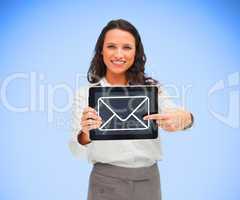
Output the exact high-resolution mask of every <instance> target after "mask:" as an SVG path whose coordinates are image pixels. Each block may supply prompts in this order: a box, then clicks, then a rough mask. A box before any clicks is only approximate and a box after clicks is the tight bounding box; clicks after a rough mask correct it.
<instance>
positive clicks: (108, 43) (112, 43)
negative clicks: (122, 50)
mask: <svg viewBox="0 0 240 200" xmlns="http://www.w3.org/2000/svg"><path fill="white" fill-rule="evenodd" d="M110 44H111V45H116V43H114V42H107V43H106V45H110ZM123 45H128V46H133V47H134V44H130V43H125V44H123Z"/></svg>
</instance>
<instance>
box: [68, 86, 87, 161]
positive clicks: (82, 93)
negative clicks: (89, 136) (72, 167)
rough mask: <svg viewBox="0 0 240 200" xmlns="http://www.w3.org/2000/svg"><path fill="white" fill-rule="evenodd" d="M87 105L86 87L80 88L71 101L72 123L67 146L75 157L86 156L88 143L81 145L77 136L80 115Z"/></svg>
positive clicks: (79, 128)
mask: <svg viewBox="0 0 240 200" xmlns="http://www.w3.org/2000/svg"><path fill="white" fill-rule="evenodd" d="M87 106H88V87H82V88H80V89H79V90H78V91H77V92H76V94H75V96H74V98H73V103H72V123H71V129H72V131H71V138H70V141H69V148H70V151H71V152H72V154H73V155H74V156H75V157H77V158H86V156H87V147H88V145H81V144H79V142H78V140H77V136H78V134H79V132H80V130H81V124H80V123H81V117H82V112H83V109H84V108H85V107H87Z"/></svg>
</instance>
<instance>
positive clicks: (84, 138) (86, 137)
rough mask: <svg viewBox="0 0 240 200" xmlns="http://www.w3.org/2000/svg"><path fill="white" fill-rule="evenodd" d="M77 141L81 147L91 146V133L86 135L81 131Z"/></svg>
mask: <svg viewBox="0 0 240 200" xmlns="http://www.w3.org/2000/svg"><path fill="white" fill-rule="evenodd" d="M77 140H78V143H79V144H81V145H85V144H89V143H90V142H91V140H90V138H89V133H86V132H84V131H82V130H81V131H79V133H78V135H77Z"/></svg>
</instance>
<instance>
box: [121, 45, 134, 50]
mask: <svg viewBox="0 0 240 200" xmlns="http://www.w3.org/2000/svg"><path fill="white" fill-rule="evenodd" d="M123 48H124V49H126V50H131V49H132V47H131V46H124V47H123Z"/></svg>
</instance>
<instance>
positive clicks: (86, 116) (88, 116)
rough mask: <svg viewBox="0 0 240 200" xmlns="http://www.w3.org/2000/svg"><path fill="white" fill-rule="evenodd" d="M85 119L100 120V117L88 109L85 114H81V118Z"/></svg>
mask: <svg viewBox="0 0 240 200" xmlns="http://www.w3.org/2000/svg"><path fill="white" fill-rule="evenodd" d="M87 119H95V120H102V118H101V117H100V116H99V115H97V114H96V113H94V112H92V111H89V112H87V113H86V114H83V115H82V120H87Z"/></svg>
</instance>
